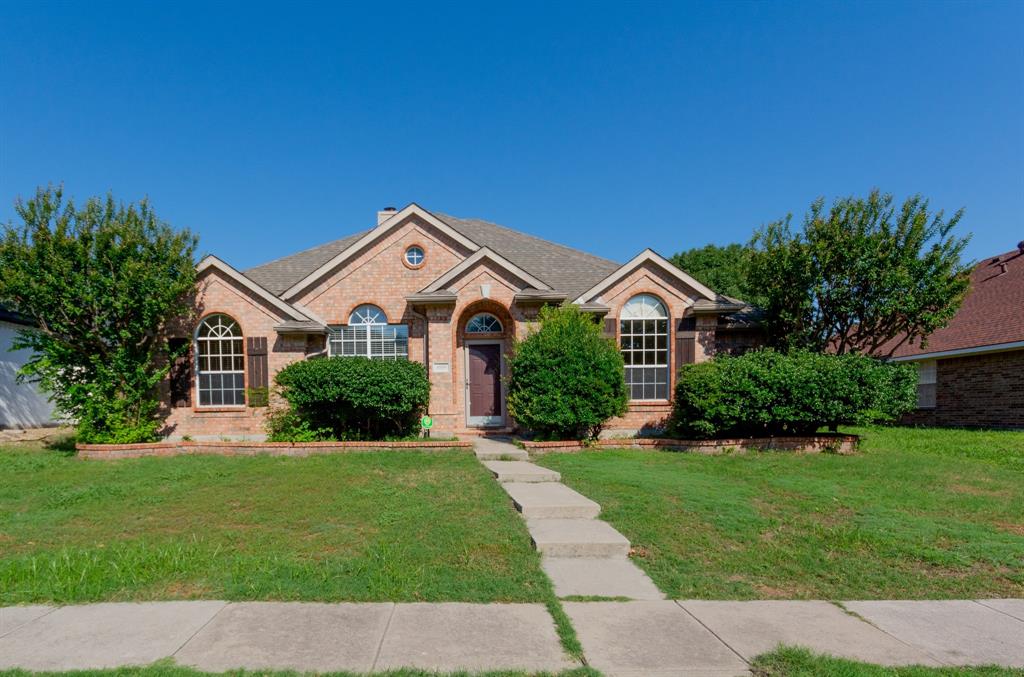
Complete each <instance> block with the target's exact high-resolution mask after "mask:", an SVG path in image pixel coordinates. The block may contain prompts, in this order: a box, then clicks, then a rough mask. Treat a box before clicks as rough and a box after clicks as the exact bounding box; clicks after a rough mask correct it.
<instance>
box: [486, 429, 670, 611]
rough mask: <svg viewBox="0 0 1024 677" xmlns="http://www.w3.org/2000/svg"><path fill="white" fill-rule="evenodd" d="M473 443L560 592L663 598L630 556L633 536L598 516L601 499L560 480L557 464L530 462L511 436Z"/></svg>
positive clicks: (646, 598)
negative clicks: (551, 466)
mask: <svg viewBox="0 0 1024 677" xmlns="http://www.w3.org/2000/svg"><path fill="white" fill-rule="evenodd" d="M474 446H475V448H476V452H477V458H480V459H481V461H482V462H483V464H484V466H486V467H487V469H488V470H490V471H491V473H492V474H493V475H494V477H495V479H497V480H498V482H500V483H501V487H502V488H503V489H504V490H505V492H506V493H507V494H508V495H509V497H510V498H511V499H512V503H513V505H515V507H516V509H517V510H518V511H519V512H520V513H522V515H523V518H524V519H525V520H526V528H527V530H528V531H529V532H530V538H531V539H532V540H533V545H534V547H536V548H537V550H538V551H539V552H540V553H541V555H542V557H541V567H542V568H543V569H544V571H545V573H547V575H548V578H550V579H551V582H552V584H553V585H554V587H555V593H556V594H557V595H558V596H559V597H562V598H565V597H606V598H627V599H637V600H660V599H664V598H665V596H664V595H663V594H662V593H661V591H659V590H658V588H657V587H656V586H655V585H654V583H652V582H651V579H650V578H648V577H647V575H646V574H645V573H644V572H643V571H641V570H640V568H639V567H637V566H636V565H635V564H633V562H631V561H630V560H629V549H630V543H629V540H628V539H627V538H626V537H625V536H623V535H622V534H620V533H619V532H618V531H616V530H615V529H614V528H613V527H612V526H611V525H610V524H608V523H607V522H602V521H600V520H598V519H597V516H598V515H599V514H600V513H601V506H600V505H598V504H597V503H595V502H594V501H592V500H590V499H589V498H587V497H586V496H584V495H583V494H580V493H579V492H576V491H573V490H572V489H570V488H569V487H567V486H565V485H564V484H561V483H560V482H559V480H560V479H561V475H559V474H558V473H557V472H555V471H554V470H549V469H548V468H543V467H541V466H538V465H535V464H533V463H529V462H527V460H526V459H528V458H529V456H528V455H526V452H524V451H523V450H521V449H519V448H517V447H515V446H513V445H512V444H510V443H508V442H505V441H501V440H495V439H488V438H481V439H479V440H477V441H476V442H475V444H474ZM515 452H519V453H521V454H523V455H524V456H525V457H526V458H521V457H518V456H515ZM494 458H502V459H511V458H515V459H516V460H490V459H494Z"/></svg>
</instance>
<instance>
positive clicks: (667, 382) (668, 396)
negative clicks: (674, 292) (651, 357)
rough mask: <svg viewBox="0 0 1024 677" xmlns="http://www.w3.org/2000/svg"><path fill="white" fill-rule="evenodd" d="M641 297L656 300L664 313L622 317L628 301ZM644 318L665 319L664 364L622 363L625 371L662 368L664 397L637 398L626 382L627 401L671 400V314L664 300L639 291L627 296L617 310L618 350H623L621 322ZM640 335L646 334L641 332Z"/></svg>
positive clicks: (640, 320) (658, 401)
mask: <svg viewBox="0 0 1024 677" xmlns="http://www.w3.org/2000/svg"><path fill="white" fill-rule="evenodd" d="M641 297H646V298H651V299H654V300H655V301H657V302H658V304H659V305H660V306H661V308H662V311H663V313H664V314H663V315H662V316H661V317H622V315H623V313H624V311H625V309H626V307H627V306H628V305H629V303H630V302H631V301H633V300H634V299H638V298H641ZM646 320H654V321H658V320H664V321H665V334H664V336H665V348H664V355H665V364H641V365H633V364H627V365H624V369H625V370H626V371H628V370H631V369H664V370H665V389H666V397H651V398H649V397H639V398H634V397H633V396H632V386H631V384H629V383H627V384H626V387H627V388H628V389H629V391H630V395H629V401H630V402H641V403H644V402H657V403H662V402H669V401H671V398H672V322H671V315H670V313H669V310H668V305H666V303H665V302H664V301H662V300H661V299H660V298H658V297H657V296H655V295H654V294H648V293H640V294H636V295H634V296H631V297H630V298H629V300H627V301H626V303H625V304H623V306H622V310H620V311H619V319H618V344H619V352H620V353H621V352H622V350H623V348H622V337H623V333H622V323H623V322H644V321H646ZM630 336H635V334H630ZM641 336H646V334H641ZM653 336H655V337H657V336H660V334H653ZM655 340H657V339H655ZM644 350H646V349H644ZM655 350H656V351H657V348H655Z"/></svg>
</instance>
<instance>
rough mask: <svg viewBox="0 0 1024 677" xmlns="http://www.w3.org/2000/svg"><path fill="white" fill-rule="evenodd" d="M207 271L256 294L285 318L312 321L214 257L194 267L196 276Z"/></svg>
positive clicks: (207, 257) (204, 259)
mask: <svg viewBox="0 0 1024 677" xmlns="http://www.w3.org/2000/svg"><path fill="white" fill-rule="evenodd" d="M207 270H215V271H217V272H219V273H220V274H221V275H223V276H224V277H225V278H227V279H229V280H231V281H233V282H235V283H236V284H238V285H240V286H242V287H244V288H245V289H248V290H249V291H251V292H253V293H254V294H256V296H257V297H259V298H261V299H262V300H264V301H266V302H267V304H269V305H270V306H273V307H274V308H276V309H277V310H279V311H281V312H283V313H284V314H285V315H286V316H287V317H290V318H292V319H294V320H300V321H307V320H311V319H313V318H311V317H310V316H309V315H308V314H306V313H303V312H302V311H300V310H299V309H298V308H296V307H295V306H293V305H292V304H290V303H287V302H285V301H282V300H281V299H280V298H278V297H277V296H275V295H274V294H272V293H270V292H269V291H268V290H266V289H264V288H263V287H261V286H260V285H258V284H256V282H254V281H253V280H251V279H250V278H248V277H246V276H245V275H243V274H242V273H240V272H239V271H237V270H235V269H234V268H232V267H231V266H230V265H228V264H227V263H224V262H223V261H221V260H220V259H219V258H217V257H216V256H212V255H210V256H206V257H205V258H203V260H202V261H200V262H199V265H197V266H196V273H198V274H202V273H203V272H205V271H207Z"/></svg>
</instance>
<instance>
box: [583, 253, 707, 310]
mask: <svg viewBox="0 0 1024 677" xmlns="http://www.w3.org/2000/svg"><path fill="white" fill-rule="evenodd" d="M644 263H652V264H654V265H656V266H658V267H660V268H662V269H664V270H665V271H666V272H667V273H669V275H670V276H671V277H673V278H675V279H677V280H679V281H680V282H682V283H683V284H685V285H686V286H688V287H690V288H691V289H693V290H694V291H696V292H697V293H698V294H700V295H701V296H703V297H704V298H705V299H707V300H708V301H718V300H720V299H724V297H722V296H720V295H719V294H716V293H715V292H713V291H712V290H711V289H709V288H708V287H706V286H705V285H703V284H701V283H700V282H698V281H697V280H695V279H694V278H693V277H691V276H690V275H688V274H686V273H685V272H683V271H682V270H680V269H679V268H677V267H676V266H674V265H673V264H672V262H671V261H669V260H668V259H666V258H665V257H663V256H661V255H660V254H658V253H657V252H655V251H654V250H653V249H645V250H643V251H642V252H640V253H639V254H637V255H636V256H634V257H633V258H632V259H631V260H630V261H629V262H627V263H625V264H623V265H622V266H619V268H618V269H616V270H615V271H613V272H612V273H611V274H610V275H608V276H607V277H605V278H604V279H602V280H600V281H598V282H597V283H596V284H595V285H594V286H592V287H591V288H590V289H587V290H586V291H584V292H583V293H582V294H580V295H579V296H578V297H577V298H576V299H575V301H574V303H586V302H588V301H593V300H594V299H595V297H597V296H598V295H599V294H600V293H601V292H602V291H604V290H606V289H608V288H609V287H611V286H612V285H613V284H615V283H616V282H618V281H619V280H621V279H622V278H624V277H625V276H626V275H629V274H630V273H631V272H633V271H634V270H636V269H637V268H638V267H639V266H641V265H643V264H644Z"/></svg>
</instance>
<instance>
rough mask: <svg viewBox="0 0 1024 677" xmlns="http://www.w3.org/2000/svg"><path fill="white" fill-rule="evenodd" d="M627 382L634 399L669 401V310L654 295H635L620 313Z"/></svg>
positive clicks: (631, 396) (630, 395)
mask: <svg viewBox="0 0 1024 677" xmlns="http://www.w3.org/2000/svg"><path fill="white" fill-rule="evenodd" d="M619 335H620V341H621V348H622V358H623V360H624V361H625V362H626V385H627V386H628V387H629V397H630V399H633V400H667V399H668V386H669V378H668V374H669V356H668V311H667V310H666V309H665V304H663V303H662V302H661V301H659V300H658V299H657V298H656V297H654V296H651V295H650V294H639V295H637V296H634V297H633V298H631V299H630V300H629V301H627V302H626V305H624V306H623V307H622V312H621V313H620V314H619Z"/></svg>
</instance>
